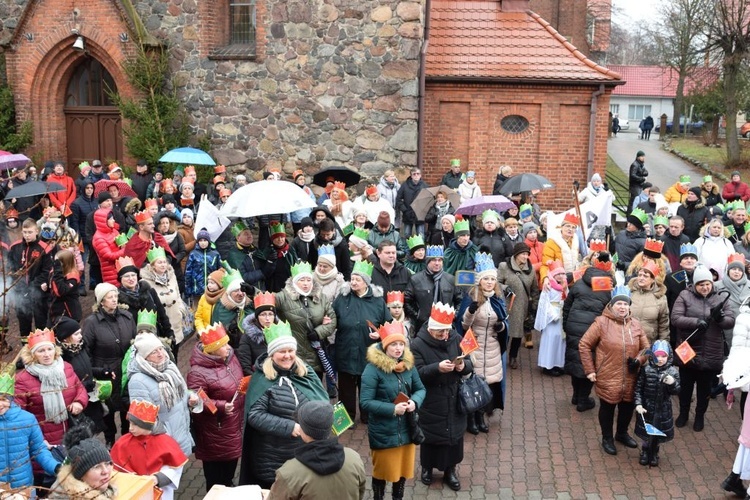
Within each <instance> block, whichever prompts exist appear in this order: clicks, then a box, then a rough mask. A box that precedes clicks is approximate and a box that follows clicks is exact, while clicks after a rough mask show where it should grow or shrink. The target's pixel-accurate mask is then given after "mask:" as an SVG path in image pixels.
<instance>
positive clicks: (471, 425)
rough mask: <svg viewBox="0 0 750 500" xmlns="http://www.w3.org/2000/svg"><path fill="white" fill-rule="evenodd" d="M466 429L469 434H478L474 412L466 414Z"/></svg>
mask: <svg viewBox="0 0 750 500" xmlns="http://www.w3.org/2000/svg"><path fill="white" fill-rule="evenodd" d="M466 430H467V431H468V432H469V433H470V434H474V435H475V436H476V435H477V434H479V429H478V428H477V418H476V413H469V414H468V415H466Z"/></svg>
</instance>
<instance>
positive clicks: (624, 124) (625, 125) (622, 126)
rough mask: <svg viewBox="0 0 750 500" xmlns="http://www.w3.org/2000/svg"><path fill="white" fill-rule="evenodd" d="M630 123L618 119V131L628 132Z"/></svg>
mask: <svg viewBox="0 0 750 500" xmlns="http://www.w3.org/2000/svg"><path fill="white" fill-rule="evenodd" d="M629 129H630V122H629V121H627V120H624V119H620V130H629Z"/></svg>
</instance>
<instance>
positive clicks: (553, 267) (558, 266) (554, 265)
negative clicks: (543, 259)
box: [547, 260, 565, 276]
mask: <svg viewBox="0 0 750 500" xmlns="http://www.w3.org/2000/svg"><path fill="white" fill-rule="evenodd" d="M547 269H548V270H549V271H548V274H549V275H552V276H554V275H555V274H560V272H562V273H563V274H565V266H563V263H562V262H560V261H559V260H553V261H551V262H550V263H549V264H548V265H547Z"/></svg>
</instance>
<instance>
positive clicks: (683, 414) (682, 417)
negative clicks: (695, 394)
mask: <svg viewBox="0 0 750 500" xmlns="http://www.w3.org/2000/svg"><path fill="white" fill-rule="evenodd" d="M688 411H689V410H683V409H682V408H680V414H679V415H678V416H677V420H675V421H674V425H675V427H685V426H686V425H687V421H688Z"/></svg>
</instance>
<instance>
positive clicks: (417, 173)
mask: <svg viewBox="0 0 750 500" xmlns="http://www.w3.org/2000/svg"><path fill="white" fill-rule="evenodd" d="M411 175H412V177H419V176H420V175H422V173H421V172H414V173H413V174H411Z"/></svg>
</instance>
